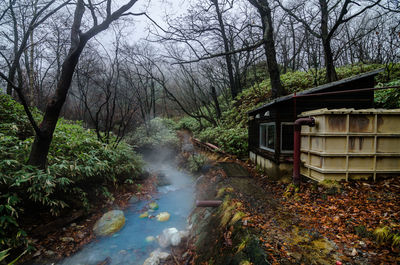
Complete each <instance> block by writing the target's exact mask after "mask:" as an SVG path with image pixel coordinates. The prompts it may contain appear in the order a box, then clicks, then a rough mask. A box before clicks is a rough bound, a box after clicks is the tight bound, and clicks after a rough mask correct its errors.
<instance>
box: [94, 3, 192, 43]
mask: <svg viewBox="0 0 400 265" xmlns="http://www.w3.org/2000/svg"><path fill="white" fill-rule="evenodd" d="M116 2H117V4H124V3H126V2H127V0H117V1H116ZM189 2H190V1H188V0H139V1H138V2H137V3H136V4H135V5H134V6H133V7H132V9H131V10H130V12H133V13H140V12H146V13H147V15H148V16H150V17H151V18H152V19H153V20H154V21H156V22H157V24H158V25H160V26H162V27H163V28H166V24H165V16H166V14H168V15H169V16H173V17H174V16H178V15H181V14H184V13H185V12H186V10H187V7H188V5H189ZM150 23H151V21H150V20H149V19H148V18H147V17H146V16H137V17H133V19H132V23H128V24H127V25H126V26H125V27H124V32H125V33H126V34H127V37H126V38H125V39H126V40H127V41H128V42H129V43H131V44H133V43H135V42H137V41H139V40H140V39H144V38H146V37H147V35H148V30H147V28H148V26H149V24H150ZM97 39H98V40H101V42H103V44H105V45H106V46H109V45H110V44H111V43H112V41H113V40H114V36H113V31H112V30H107V31H106V32H104V33H103V34H101V35H100V36H98V37H97Z"/></svg>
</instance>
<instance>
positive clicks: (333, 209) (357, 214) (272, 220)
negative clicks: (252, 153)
mask: <svg viewBox="0 0 400 265" xmlns="http://www.w3.org/2000/svg"><path fill="white" fill-rule="evenodd" d="M207 154H208V156H209V157H210V158H211V160H212V161H213V162H216V163H217V164H216V166H214V168H213V170H211V171H210V172H208V173H207V174H206V175H204V176H203V178H206V180H205V181H202V183H203V185H205V186H213V187H212V188H210V187H201V186H199V187H198V190H199V189H200V190H201V189H203V190H208V195H207V196H208V199H215V197H214V198H213V197H212V193H213V191H212V190H213V189H214V195H215V194H216V193H217V192H218V189H219V190H221V189H222V188H225V189H226V188H229V189H231V192H230V193H229V196H230V197H231V200H236V201H238V202H240V205H241V206H240V211H241V212H243V213H245V215H244V217H242V219H241V223H242V226H243V227H244V228H246V229H247V230H248V231H249V233H251V234H252V235H253V236H255V237H257V238H258V240H259V241H258V244H259V245H260V246H262V248H263V249H264V251H265V253H266V254H267V256H268V264H400V254H399V253H400V251H399V250H400V249H399V247H400V246H399V242H397V245H396V244H395V243H394V237H393V235H396V234H397V235H400V230H399V228H400V178H390V179H380V180H377V181H376V182H367V181H351V182H341V183H335V184H331V185H325V186H324V185H318V184H317V183H315V182H313V181H310V180H307V179H303V181H302V183H301V186H300V187H299V188H295V187H294V186H293V185H291V184H290V183H286V182H282V181H274V180H272V179H270V178H268V176H266V175H264V174H262V173H261V172H259V171H257V170H256V168H255V166H254V164H252V163H250V162H249V161H246V162H243V161H240V160H238V159H235V158H233V157H230V156H225V155H215V154H211V153H207ZM229 163H230V164H231V165H236V166H233V167H231V169H232V168H233V169H232V170H229V168H228V170H227V168H226V166H221V165H224V164H225V165H226V164H229ZM237 165H239V166H241V167H242V168H243V169H245V170H246V171H247V172H248V174H247V176H244V174H243V171H240V170H239V171H238V170H235V168H236V169H237V168H238V166H237ZM235 171H236V175H235ZM218 177H222V178H221V180H218V181H216V179H217V178H218ZM215 182H218V183H217V184H213V183H215ZM210 190H211V191H210ZM198 192H199V191H198ZM199 193H200V194H201V191H200V192H199ZM202 199H204V198H202ZM384 227H386V228H388V230H389V231H390V232H389V233H388V235H385V234H384V235H383V236H381V237H379V235H378V234H377V230H376V229H378V230H379V228H384ZM228 230H229V229H228ZM231 230H232V229H231ZM226 231H227V230H226ZM226 231H225V233H226ZM374 231H375V232H374ZM230 237H233V235H230ZM221 238H223V240H225V241H226V242H225V243H226V244H225V245H227V246H228V247H227V248H226V251H237V250H235V249H233V248H231V250H229V241H230V238H229V237H228V238H227V237H226V235H225V234H224V235H221ZM192 241H196V238H194V239H192ZM187 245H188V246H190V247H191V249H189V251H187V250H186V251H182V250H179V251H180V253H184V254H185V255H186V253H190V254H191V255H192V256H193V257H194V258H193V260H192V261H191V262H190V264H219V263H209V262H208V261H202V262H201V263H196V262H195V260H196V256H197V259H199V256H198V255H199V253H201V251H202V250H199V249H196V247H195V244H194V242H191V243H190V242H189V243H188V244H187ZM179 251H178V250H176V252H179ZM177 256H179V255H177ZM174 259H175V260H174V263H168V264H185V263H182V262H187V259H186V260H185V259H181V260H179V259H178V262H176V260H177V259H176V258H174ZM200 260H201V257H200ZM188 264H189V263H188ZM231 264H234V263H231ZM248 264H251V262H250V263H248ZM253 264H255V263H253ZM256 265H258V264H256Z"/></svg>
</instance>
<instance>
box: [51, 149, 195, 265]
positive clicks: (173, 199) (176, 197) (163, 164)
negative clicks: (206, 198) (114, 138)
mask: <svg viewBox="0 0 400 265" xmlns="http://www.w3.org/2000/svg"><path fill="white" fill-rule="evenodd" d="M171 154H172V153H171V152H169V153H168V154H167V158H166V159H163V157H164V158H165V157H166V156H165V154H164V156H161V155H162V153H160V152H158V153H157V152H153V153H152V154H150V155H147V156H145V160H146V163H147V168H148V169H149V171H150V172H162V173H164V174H165V177H166V179H167V180H168V181H169V182H170V183H171V184H170V185H168V186H162V187H159V188H158V194H156V195H154V197H153V198H151V200H149V201H139V202H136V203H131V204H130V205H129V207H127V208H126V209H125V210H124V214H125V218H126V222H125V225H124V227H123V228H122V229H121V230H120V231H118V232H117V233H115V234H114V235H112V236H110V237H101V238H97V239H96V240H95V241H93V242H92V243H90V244H88V245H86V246H85V247H84V248H83V249H82V250H81V251H79V252H77V253H76V254H74V255H73V256H71V257H68V258H66V259H65V260H63V261H61V262H60V263H59V264H61V265H79V264H82V265H96V264H99V263H100V262H102V261H104V260H105V259H107V258H108V257H109V258H108V262H109V263H106V264H124V265H128V264H132V265H142V264H143V262H144V261H145V259H146V258H148V256H149V254H150V253H151V252H152V251H154V250H156V249H157V248H160V246H159V244H158V242H157V240H155V241H150V242H148V241H146V238H147V237H149V236H153V237H156V236H157V235H160V234H161V233H162V231H163V230H164V229H166V228H170V227H175V228H176V229H178V230H185V229H187V225H188V224H187V217H188V216H189V213H190V211H191V210H192V208H193V206H194V197H195V195H194V182H193V177H192V176H190V175H188V174H185V173H184V172H182V171H179V170H178V169H177V168H176V167H175V165H174V162H173V160H174V159H173V158H174V156H175V155H171ZM171 156H172V157H171ZM168 158H169V159H168ZM151 201H156V202H157V204H158V206H159V208H158V209H157V210H155V211H154V212H152V213H150V214H151V215H153V216H155V215H157V214H158V213H160V212H168V213H170V215H171V216H170V219H169V220H168V221H166V222H159V221H157V218H152V219H150V218H139V215H140V214H141V213H142V212H143V209H144V208H145V207H146V206H147V205H148V204H149V203H150V202H151ZM165 251H167V252H168V249H166V250H165Z"/></svg>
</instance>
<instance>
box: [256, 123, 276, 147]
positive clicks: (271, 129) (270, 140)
mask: <svg viewBox="0 0 400 265" xmlns="http://www.w3.org/2000/svg"><path fill="white" fill-rule="evenodd" d="M275 139H276V137H275V122H270V123H261V124H260V148H263V149H266V150H269V151H274V150H275Z"/></svg>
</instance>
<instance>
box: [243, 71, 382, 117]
mask: <svg viewBox="0 0 400 265" xmlns="http://www.w3.org/2000/svg"><path fill="white" fill-rule="evenodd" d="M384 70H385V68H379V69H375V70H372V71H369V72H365V73H361V74H358V75H355V76H351V77H348V78H344V79H341V80H337V81H334V82H330V83H327V84H323V85H319V86H316V87H312V88H309V89H307V90H303V91H300V92H298V93H296V95H307V94H311V93H313V92H317V91H320V90H323V89H327V88H330V87H334V86H337V85H341V84H345V83H348V82H352V81H355V80H358V79H361V78H367V77H370V76H375V75H377V74H379V73H381V72H383V71H384ZM293 96H294V93H292V94H289V95H286V96H283V97H280V98H276V99H274V100H272V101H270V102H268V103H266V104H264V105H262V106H260V107H258V108H255V109H252V110H250V111H248V112H247V115H250V114H251V113H253V112H255V111H258V110H260V109H262V108H265V107H267V106H270V105H273V104H275V103H278V102H282V101H285V100H289V99H291V98H293Z"/></svg>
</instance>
